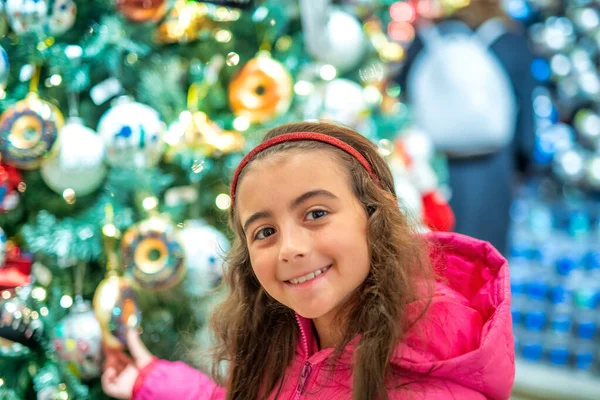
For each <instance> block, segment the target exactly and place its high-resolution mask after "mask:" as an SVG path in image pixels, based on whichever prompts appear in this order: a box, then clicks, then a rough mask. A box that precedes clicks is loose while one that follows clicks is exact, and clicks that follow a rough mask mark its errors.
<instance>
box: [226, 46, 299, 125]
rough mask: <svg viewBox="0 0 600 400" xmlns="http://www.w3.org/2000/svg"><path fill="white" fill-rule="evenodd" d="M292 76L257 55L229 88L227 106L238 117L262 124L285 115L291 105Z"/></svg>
mask: <svg viewBox="0 0 600 400" xmlns="http://www.w3.org/2000/svg"><path fill="white" fill-rule="evenodd" d="M292 85H293V81H292V76H291V75H290V72H289V71H288V70H287V69H286V68H285V67H284V66H283V64H281V63H280V62H278V61H275V60H273V59H272V58H271V57H270V56H269V55H267V54H259V55H258V56H256V57H255V58H253V59H251V60H250V61H248V62H247V63H246V64H245V65H244V66H243V67H242V69H241V70H240V71H238V73H237V74H236V75H235V77H234V78H233V80H232V81H231V83H230V85H229V104H230V106H231V110H232V111H233V113H234V114H235V115H236V116H238V117H245V118H247V119H248V120H249V121H250V122H252V123H262V122H265V121H267V120H270V119H273V118H275V117H278V116H280V115H282V114H283V113H285V112H286V111H287V110H288V109H289V107H290V104H291V102H292Z"/></svg>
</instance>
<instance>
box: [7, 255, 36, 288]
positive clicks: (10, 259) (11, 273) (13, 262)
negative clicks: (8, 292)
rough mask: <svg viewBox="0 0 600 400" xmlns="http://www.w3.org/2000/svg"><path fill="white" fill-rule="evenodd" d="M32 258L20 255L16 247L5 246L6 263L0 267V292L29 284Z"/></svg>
mask: <svg viewBox="0 0 600 400" xmlns="http://www.w3.org/2000/svg"><path fill="white" fill-rule="evenodd" d="M32 264H33V256H32V255H31V254H28V253H21V249H20V248H19V247H17V246H14V245H13V246H12V247H11V246H10V245H8V246H7V249H6V262H5V263H4V266H2V267H0V290H2V289H11V288H15V287H17V286H24V285H27V284H29V282H30V278H29V275H31V266H32Z"/></svg>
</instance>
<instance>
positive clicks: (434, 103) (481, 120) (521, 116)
mask: <svg viewBox="0 0 600 400" xmlns="http://www.w3.org/2000/svg"><path fill="white" fill-rule="evenodd" d="M417 26H418V28H417V35H416V37H415V40H414V42H413V43H412V44H411V46H410V47H409V49H408V51H407V57H406V63H405V65H404V67H403V69H402V71H401V73H400V75H399V77H398V81H399V84H400V85H401V87H402V89H403V93H404V94H405V95H406V100H407V101H408V102H409V104H410V105H411V107H412V109H413V115H414V118H415V121H414V122H415V125H416V126H417V127H418V128H420V129H422V130H423V131H424V132H425V133H426V134H428V135H430V136H431V137H432V139H433V142H434V144H435V145H436V147H437V149H438V150H439V151H441V152H444V153H445V154H446V155H447V156H448V165H449V175H450V176H449V185H450V188H451V191H452V193H451V198H450V205H451V207H452V209H453V210H454V213H455V215H456V231H457V232H459V233H463V234H466V235H469V236H473V237H476V238H479V239H482V240H486V241H489V242H490V243H492V244H493V245H494V247H496V248H497V249H498V250H499V251H501V252H503V253H505V254H506V253H507V250H508V249H507V231H508V224H509V207H510V204H511V202H512V199H513V191H514V187H515V182H516V177H517V173H518V172H526V171H527V169H528V167H529V164H530V160H531V154H532V152H533V147H534V140H535V136H534V126H533V125H534V123H533V105H532V91H533V88H534V80H533V77H532V75H531V72H530V65H531V62H532V60H533V55H532V53H531V52H530V50H529V47H528V43H527V39H526V38H525V36H524V35H522V34H521V33H520V32H519V30H518V27H517V26H516V23H515V22H513V21H512V20H511V19H510V18H509V17H508V16H507V15H506V14H505V13H504V11H503V10H502V7H501V4H500V1H499V0H472V1H471V4H470V5H469V6H467V7H464V8H462V9H460V10H458V11H456V12H455V13H454V14H452V15H451V16H450V17H448V18H441V19H437V20H436V19H433V20H431V21H429V20H422V21H419V23H418V25H417Z"/></svg>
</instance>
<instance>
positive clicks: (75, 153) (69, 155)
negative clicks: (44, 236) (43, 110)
mask: <svg viewBox="0 0 600 400" xmlns="http://www.w3.org/2000/svg"><path fill="white" fill-rule="evenodd" d="M58 140H59V153H58V155H57V156H56V157H53V158H50V159H48V160H46V161H44V163H43V164H42V166H41V168H40V170H41V174H42V178H43V179H44V182H46V184H47V185H48V187H49V188H50V189H52V190H53V191H55V192H56V193H58V194H63V192H64V191H65V190H66V189H73V191H75V194H76V195H78V196H85V195H88V194H90V193H92V192H94V191H95V190H96V189H97V188H98V187H99V186H100V185H101V183H102V181H103V180H104V176H105V175H106V167H105V165H104V143H103V142H102V140H101V139H100V137H99V136H98V135H97V134H96V132H94V131H93V130H92V129H90V128H87V127H86V126H84V125H83V123H82V121H81V120H79V119H76V118H71V119H69V120H68V121H67V123H66V124H65V126H64V127H63V128H62V129H61V130H60V133H59V138H58Z"/></svg>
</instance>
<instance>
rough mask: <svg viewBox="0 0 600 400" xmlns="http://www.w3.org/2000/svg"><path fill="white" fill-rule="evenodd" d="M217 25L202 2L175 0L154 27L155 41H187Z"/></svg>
mask: <svg viewBox="0 0 600 400" xmlns="http://www.w3.org/2000/svg"><path fill="white" fill-rule="evenodd" d="M216 28H218V25H217V23H216V22H215V21H213V19H212V18H211V17H210V15H209V8H208V6H207V5H206V4H204V3H197V2H193V1H188V0H177V1H176V2H175V5H174V6H173V8H172V10H171V11H170V12H169V14H167V17H166V18H165V20H164V21H163V22H161V24H160V25H159V26H158V28H157V29H156V36H155V40H156V42H157V43H161V44H166V43H178V42H179V43H187V42H191V41H194V40H196V39H198V38H199V37H200V35H201V34H202V33H203V32H204V31H212V30H214V29H216Z"/></svg>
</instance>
